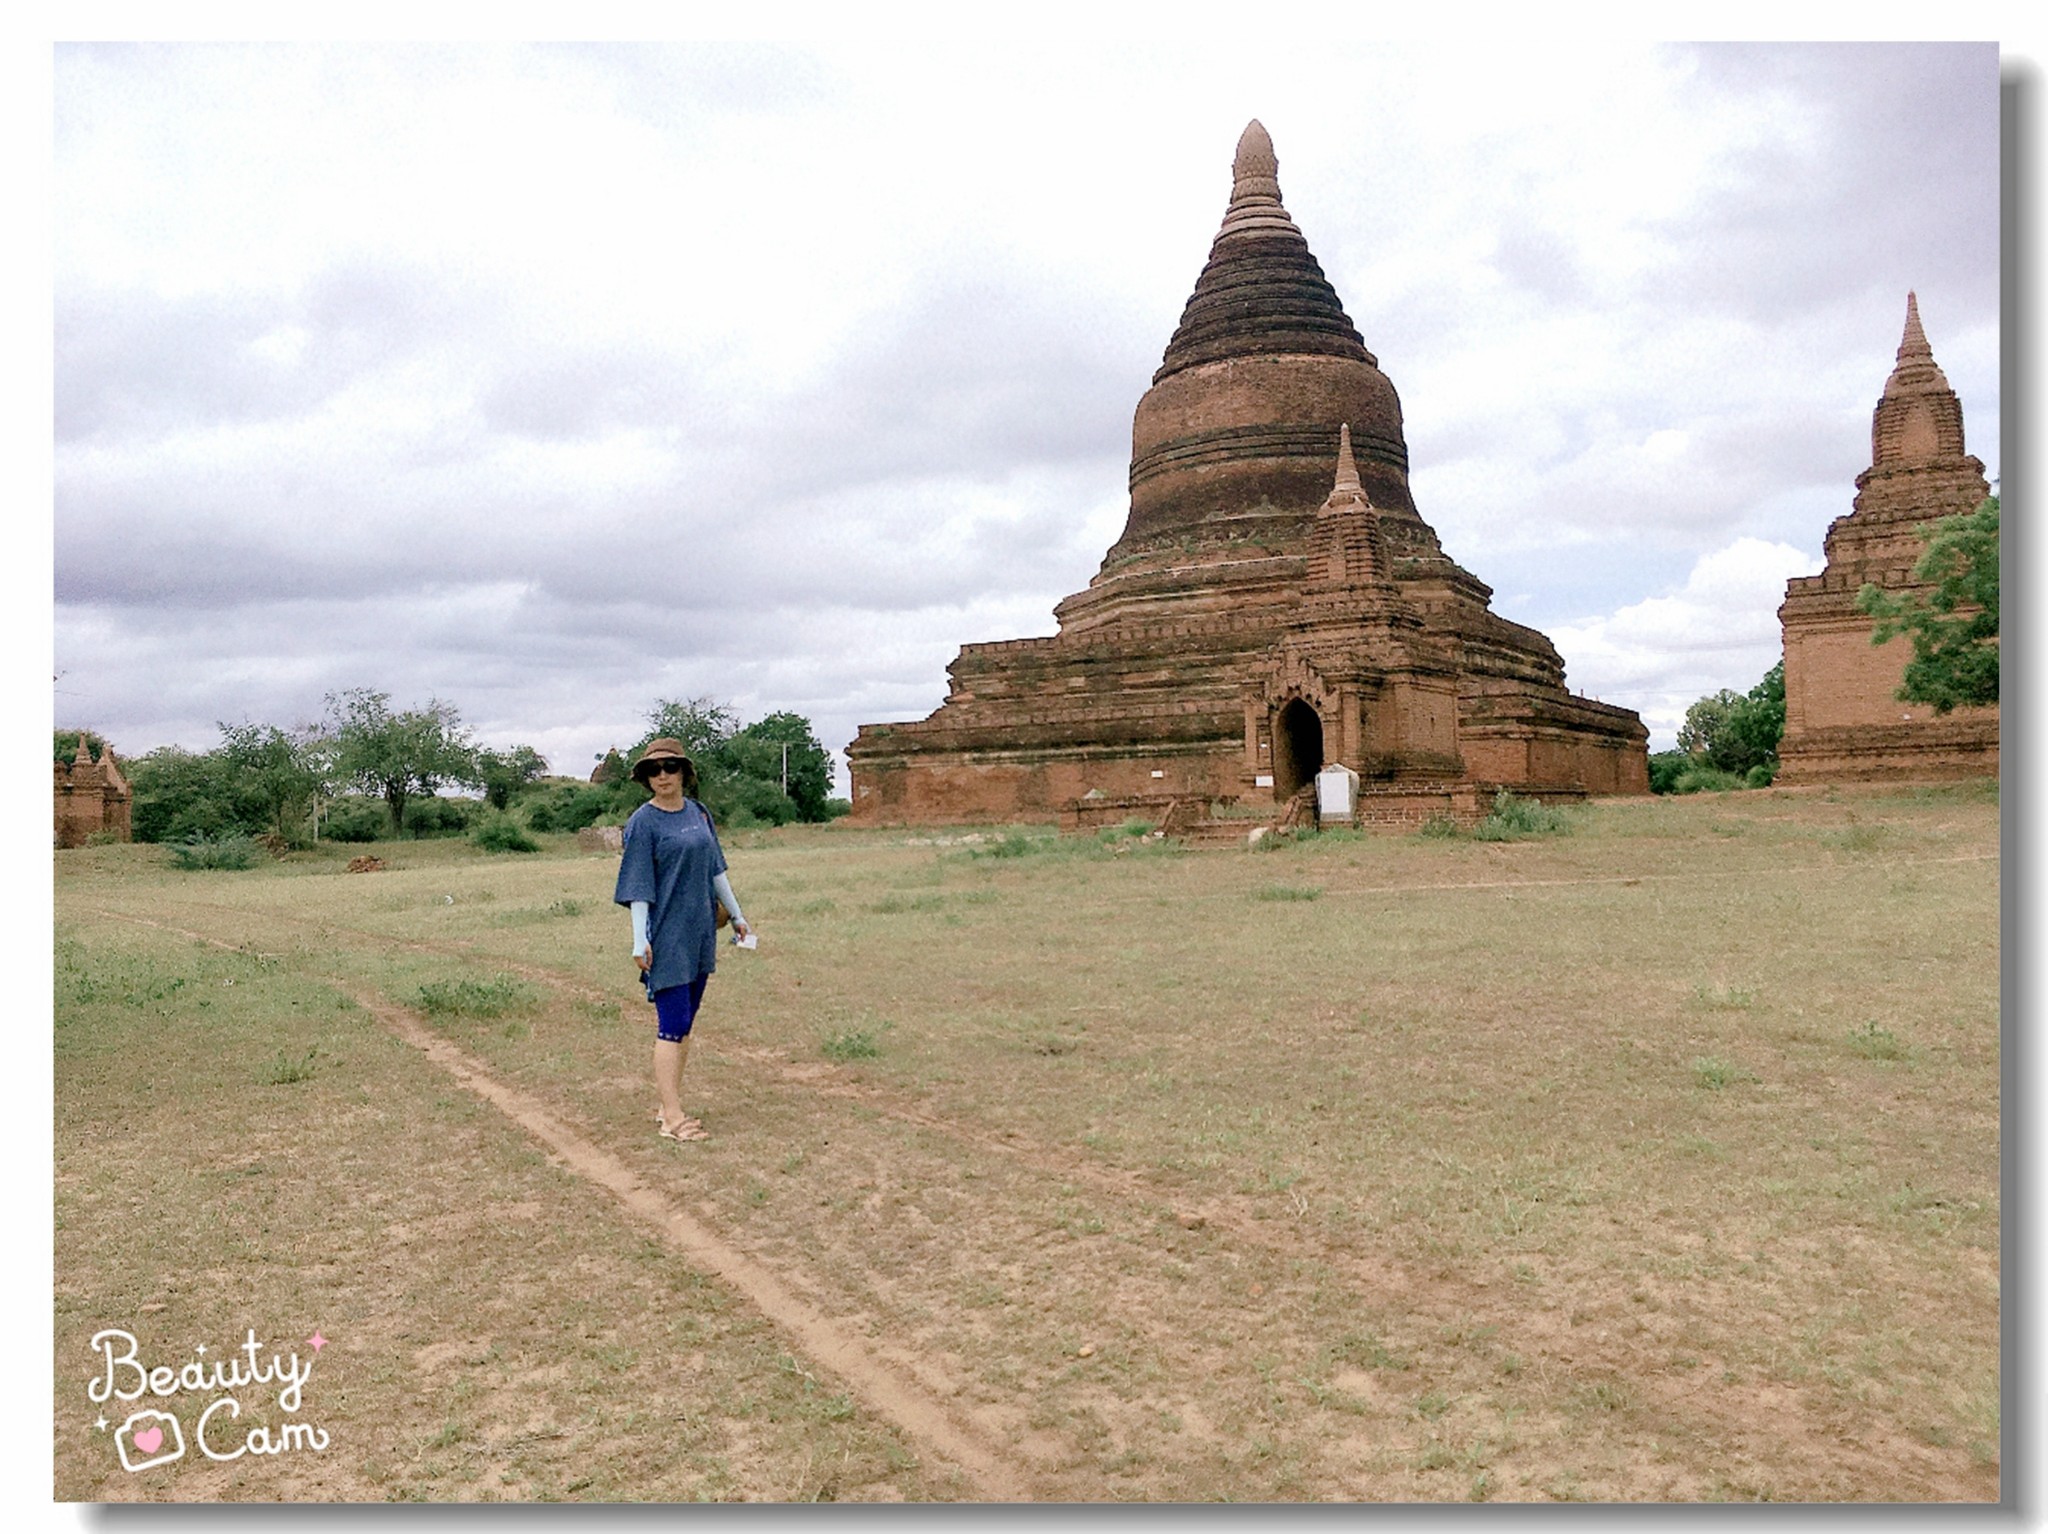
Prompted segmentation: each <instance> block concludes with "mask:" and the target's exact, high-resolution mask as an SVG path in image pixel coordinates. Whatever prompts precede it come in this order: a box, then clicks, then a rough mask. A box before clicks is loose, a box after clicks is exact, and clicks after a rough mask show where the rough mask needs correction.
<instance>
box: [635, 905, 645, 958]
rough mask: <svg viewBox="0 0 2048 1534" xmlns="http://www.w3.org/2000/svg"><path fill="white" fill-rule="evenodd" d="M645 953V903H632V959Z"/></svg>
mask: <svg viewBox="0 0 2048 1534" xmlns="http://www.w3.org/2000/svg"><path fill="white" fill-rule="evenodd" d="M645 952H647V902H646V901H644V900H636V901H634V902H633V957H634V958H636V959H637V958H639V957H640V955H641V954H643V953H645Z"/></svg>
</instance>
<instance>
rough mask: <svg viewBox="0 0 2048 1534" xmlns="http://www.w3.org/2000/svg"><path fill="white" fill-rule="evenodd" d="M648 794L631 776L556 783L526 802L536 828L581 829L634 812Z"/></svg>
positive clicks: (529, 822)
mask: <svg viewBox="0 0 2048 1534" xmlns="http://www.w3.org/2000/svg"><path fill="white" fill-rule="evenodd" d="M646 798H647V795H646V793H645V791H643V790H642V789H641V787H640V785H639V784H637V783H635V782H633V781H632V779H630V778H626V777H618V778H614V779H612V780H611V781H610V782H608V783H555V784H550V785H548V786H547V787H545V788H540V789H535V790H532V791H530V792H529V793H528V794H527V796H526V798H525V799H524V800H522V801H521V802H522V804H523V805H524V807H525V810H526V823H527V825H529V826H530V827H532V828H533V829H534V830H536V831H542V832H559V831H581V830H582V829H583V828H584V827H585V826H594V825H596V824H597V823H598V822H599V821H600V820H602V819H604V818H605V817H606V816H607V815H611V814H613V813H615V812H616V813H622V814H623V813H630V812H631V811H633V810H634V809H637V808H638V807H639V806H640V805H641V804H642V803H644V802H645V801H646Z"/></svg>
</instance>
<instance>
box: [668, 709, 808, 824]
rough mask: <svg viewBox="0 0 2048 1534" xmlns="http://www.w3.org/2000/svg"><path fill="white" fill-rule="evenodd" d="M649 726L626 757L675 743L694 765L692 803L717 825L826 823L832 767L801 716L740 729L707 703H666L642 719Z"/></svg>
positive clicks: (778, 716)
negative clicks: (668, 739) (661, 740)
mask: <svg viewBox="0 0 2048 1534" xmlns="http://www.w3.org/2000/svg"><path fill="white" fill-rule="evenodd" d="M647 724H648V730H647V733H646V734H645V735H643V736H642V737H641V738H640V740H639V742H638V743H637V744H635V745H634V747H633V751H632V756H633V757H635V758H637V757H638V756H639V754H640V753H641V752H642V751H644V750H646V748H647V745H648V743H649V742H650V741H652V740H655V739H656V738H658V737H660V736H663V735H668V736H673V737H674V738H675V739H677V740H679V741H681V742H682V743H683V749H684V750H686V751H687V752H689V754H690V759H691V760H692V761H693V762H695V763H696V764H697V780H698V797H699V798H700V799H702V800H703V802H704V805H705V807H706V808H707V809H709V810H710V811H711V814H712V817H713V818H714V819H715V820H717V821H719V822H720V823H721V824H734V825H751V824H754V823H756V822H763V821H765V822H767V823H768V824H770V825H778V826H779V825H784V824H786V823H787V822H789V821H792V820H825V819H828V818H829V810H828V807H827V801H826V797H825V796H826V792H827V791H828V789H829V788H830V785H831V777H832V759H831V757H830V756H828V755H827V754H826V752H825V748H824V747H823V746H821V745H819V744H818V738H817V735H816V734H815V733H814V732H813V731H812V729H811V722H810V721H809V720H808V719H806V718H804V717H803V715H801V714H794V713H789V712H787V711H784V712H779V713H774V714H770V715H768V716H767V717H766V718H765V719H761V720H758V721H756V722H755V723H753V724H750V725H747V726H745V727H744V728H742V727H741V725H740V722H739V715H738V714H737V713H735V712H734V711H733V709H732V707H731V706H730V705H729V704H724V703H719V702H716V701H715V700H713V699H711V698H689V699H684V700H680V701H678V700H676V699H672V698H664V699H662V700H661V701H660V702H658V703H657V704H656V705H655V706H654V708H653V709H652V710H651V711H650V712H649V713H648V715H647ZM785 746H786V747H788V753H787V759H788V784H789V787H788V791H787V792H784V789H783V762H784V750H783V748H784V747H785ZM641 797H643V798H644V797H645V795H644V794H642V795H641Z"/></svg>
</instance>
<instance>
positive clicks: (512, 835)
mask: <svg viewBox="0 0 2048 1534" xmlns="http://www.w3.org/2000/svg"><path fill="white" fill-rule="evenodd" d="M469 839H470V840H471V841H473V842H475V843H476V844H477V845H478V846H479V847H481V848H483V849H484V850H485V851H486V852H538V851H540V843H539V842H537V841H535V840H534V839H533V838H532V837H530V836H528V835H527V834H526V833H525V832H524V831H522V830H520V829H519V822H518V821H516V820H514V819H513V818H512V817H511V816H510V815H493V816H492V817H491V818H490V819H488V820H486V821H485V822H484V823H483V824H482V825H480V826H478V827H477V828H476V830H475V831H473V832H471V833H470V838H469Z"/></svg>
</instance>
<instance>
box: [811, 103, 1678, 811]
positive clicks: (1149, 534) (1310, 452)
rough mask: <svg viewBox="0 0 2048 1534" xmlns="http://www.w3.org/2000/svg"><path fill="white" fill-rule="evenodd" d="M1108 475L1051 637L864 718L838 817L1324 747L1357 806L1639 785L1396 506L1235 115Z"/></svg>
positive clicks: (1349, 373)
mask: <svg viewBox="0 0 2048 1534" xmlns="http://www.w3.org/2000/svg"><path fill="white" fill-rule="evenodd" d="M1130 493H1131V506H1130V514H1129V519H1128V521H1127V522H1126V524H1125V527H1124V531H1123V536H1122V537H1121V538H1119V539H1118V540H1117V542H1116V544H1115V545H1114V546H1113V547H1112V548H1111V549H1110V550H1109V552H1108V554H1107V555H1106V556H1105V557H1104V559H1103V562H1102V567H1101V569H1100V570H1099V571H1098V572H1097V573H1096V575H1095V577H1094V578H1093V579H1092V580H1091V581H1090V582H1089V583H1088V587H1087V589H1086V590H1085V591H1080V592H1076V593H1075V594H1074V595H1072V596H1070V597H1068V598H1066V599H1065V600H1064V601H1062V602H1061V603H1060V604H1059V605H1058V607H1057V608H1055V610H1054V615H1055V617H1056V618H1057V620H1058V622H1059V632H1058V633H1057V634H1056V635H1053V636H1052V637H1049V638H1042V639H1016V640H1008V641H1004V642H1000V643H994V644H971V645H967V646H966V647H964V648H963V649H962V650H961V651H960V654H959V656H958V658H957V659H955V660H954V662H953V664H952V666H951V667H950V668H949V675H950V678H951V682H952V685H951V688H950V690H949V692H948V694H947V697H946V700H945V702H944V703H943V704H942V705H941V706H940V707H939V708H938V709H937V710H936V711H935V712H934V713H933V714H931V715H930V717H928V718H926V719H923V720H921V721H918V722H915V723H907V724H873V725H863V726H862V727H861V729H860V732H859V736H858V738H857V739H856V740H855V741H854V742H853V744H852V745H851V746H849V747H848V749H847V758H848V762H849V765H850V767H851V770H852V779H853V818H854V819H855V820H857V821H865V822H869V823H892V822H893V823H906V822H907V823H944V822H953V823H960V822H968V821H1003V820H1014V819H1031V818H1043V819H1050V818H1053V817H1055V816H1058V817H1060V818H1062V820H1063V821H1064V823H1066V824H1068V825H1070V826H1072V825H1082V824H1089V823H1092V822H1100V821H1108V820H1113V819H1120V818H1122V817H1123V816H1125V815H1127V814H1139V815H1145V816H1147V818H1154V819H1157V818H1159V817H1160V816H1161V815H1162V814H1163V813H1165V812H1166V811H1167V810H1168V808H1169V807H1173V808H1174V818H1175V819H1176V820H1184V819H1185V817H1186V815H1187V814H1188V813H1189V806H1191V805H1193V806H1197V807H1198V812H1199V813H1201V814H1207V813H1208V812H1209V810H1210V809H1211V808H1212V807H1214V806H1216V805H1218V804H1229V803H1232V802H1236V801H1246V802H1251V803H1265V804H1269V805H1274V806H1278V805H1280V804H1284V803H1286V802H1287V801H1289V800H1290V799H1292V798H1293V797H1294V796H1295V795H1296V794H1297V791H1299V790H1302V789H1303V787H1304V785H1306V784H1308V783H1310V782H1311V780H1312V779H1313V778H1314V776H1315V774H1316V772H1317V770H1318V769H1319V768H1321V767H1323V766H1324V765H1325V764H1328V763H1341V764H1343V765H1344V766H1346V767H1349V768H1352V769H1354V770H1355V771H1357V772H1358V773H1359V774H1360V778H1361V781H1360V784H1359V791H1358V795H1357V806H1358V808H1357V811H1356V815H1355V818H1356V819H1357V820H1359V821H1360V822H1361V823H1366V824H1375V823H1380V824H1413V823H1417V822H1420V821H1423V820H1426V819H1429V818H1431V817H1433V816H1438V815H1448V816H1451V817H1454V818H1457V819H1462V820H1470V819H1473V818H1476V817H1477V816H1478V815H1479V814H1481V813H1483V811H1484V808H1485V807H1486V805H1487V804H1488V803H1489V802H1490V801H1491V798H1492V795H1493V792H1494V790H1495V789H1496V788H1497V787H1507V788H1510V789H1513V790H1515V791H1516V792H1518V793H1527V794H1534V795H1539V796H1541V797H1543V798H1545V799H1580V798H1584V797H1585V796H1587V795H1589V794H1617V793H1644V792H1647V791H1648V786H1649V785H1648V766H1647V757H1646V754H1645V742H1646V740H1647V732H1646V731H1645V730H1644V728H1643V724H1642V721H1641V720H1640V719H1638V718H1637V717H1636V715H1635V714H1634V713H1632V712H1631V711H1629V710H1627V709H1622V708H1616V707H1613V706H1611V705H1609V704H1605V703H1599V702H1594V701H1592V700H1590V699H1586V698H1581V697H1576V696H1574V695H1573V694H1572V693H1571V692H1570V691H1569V690H1568V689H1567V688H1566V686H1565V684H1564V664H1563V662H1562V660H1560V658H1559V656H1558V653H1557V651H1556V649H1555V648H1554V647H1553V646H1552V645H1551V643H1550V641H1549V640H1547V639H1545V638H1544V637H1543V635H1541V634H1539V633H1537V632H1536V631H1535V630H1534V629H1530V628H1525V627H1523V626H1522V625H1521V624H1518V623H1511V622H1509V621H1508V620H1506V619H1504V618H1502V617H1500V616H1498V615H1497V614H1495V613H1494V612H1493V611H1492V610H1491V609H1490V607H1489V605H1488V603H1489V600H1490V599H1491V597H1492V595H1493V593H1492V590H1491V588H1489V587H1488V586H1487V585H1485V583H1484V582H1482V581H1480V580H1479V579H1477V578H1476V577H1475V576H1473V575H1472V574H1471V573H1469V572H1468V571H1466V570H1465V569H1463V568H1462V567H1461V566H1459V565H1458V564H1457V563H1456V562H1455V561H1453V560H1452V559H1451V558H1450V556H1448V555H1447V554H1445V553H1444V551H1443V548H1442V546H1441V545H1440V544H1439V543H1438V541H1437V536H1436V533H1435V532H1434V531H1432V530H1431V528H1430V526H1429V524H1428V523H1426V522H1425V521H1423V520H1422V517H1421V516H1420V515H1419V514H1418V513H1417V511H1416V509H1415V503H1414V501H1413V500H1412V499H1411V498H1410V495H1409V489H1408V448H1407V442H1406V439H1405V437H1404V435H1403V432H1402V423H1401V402H1400V399H1399V397H1398V396H1397V395H1396V394H1395V392H1394V386H1393V384H1392V383H1391V382H1390V381H1389V380H1388V378H1387V376H1386V375H1385V374H1384V373H1382V372H1381V371H1380V369H1379V363H1378V359H1377V358H1375V357H1374V356H1373V354H1372V353H1371V352H1370V351H1368V350H1367V349H1366V346H1365V342H1364V339H1363V338H1362V337H1361V336H1360V334H1359V332H1358V331H1357V329H1356V328H1355V327H1354V326H1353V325H1352V323H1351V320H1350V318H1349V317H1348V316H1347V315H1346V314H1345V312H1344V308H1343V305H1342V304H1341V302H1340V301H1339V300H1338V297H1337V294H1336V292H1335V290H1334V289H1333V288H1332V287H1331V286H1330V283H1329V282H1328V281H1327V280H1326V279H1325V277H1324V276H1323V271H1322V268H1321V267H1320V266H1319V265H1318V264H1317V262H1316V259H1315V257H1314V256H1313V255H1312V254H1311V253H1310V251H1309V248H1308V242H1307V241H1306V240H1305V239H1304V238H1303V237H1302V234H1301V231H1300V230H1299V229H1298V228H1296V227H1295V224H1294V221H1293V219H1292V218H1291V217H1289V215H1288V212H1287V209H1286V208H1285V207H1284V206H1283V205H1282V203H1281V200H1280V185H1279V180H1278V175H1277V164H1276V161H1275V158H1274V154H1273V145H1272V141H1271V139H1269V138H1268V137H1267V135H1266V130H1265V129H1264V128H1262V127H1261V126H1260V125H1259V124H1258V123H1256V122H1254V123H1252V124H1251V125H1250V126H1249V127H1248V128H1246V129H1245V131H1244V136H1243V137H1242V138H1241V139H1240V140H1239V142H1238V146H1237V156H1236V161H1235V164H1234V166H1233V181H1232V187H1231V196H1230V204H1229V207H1228V209H1227V210H1226V212H1225V214H1224V217H1223V225H1222V228H1221V229H1220V230H1219V231H1218V232H1217V235H1216V239H1215V242H1214V244H1213V245H1212V246H1211V248H1210V252H1209V260H1208V264H1207V265H1206V266H1205V267H1204V268H1203V270H1202V273H1201V276H1200V277H1199V279H1198V280H1197V281H1196V283H1195V289H1194V294H1193V296H1192V297H1190V298H1189V300H1188V302H1187V307H1186V309H1185V311H1184V312H1183V314H1182V316H1181V321H1180V325H1179V328H1178V329H1177V330H1175V332H1174V334H1173V338H1172V340H1171V341H1170V342H1169V343H1168V345H1167V348H1166V354H1165V357H1164V359H1163V361H1162V362H1161V364H1160V366H1159V370H1158V371H1157V372H1156V373H1154V374H1153V377H1152V387H1151V388H1150V390H1148V391H1147V393H1146V394H1145V396H1144V398H1143V399H1141V400H1140V401H1139V402H1138V409H1137V416H1136V420H1135V422H1134V424H1133V426H1132V430H1131V470H1130Z"/></svg>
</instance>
